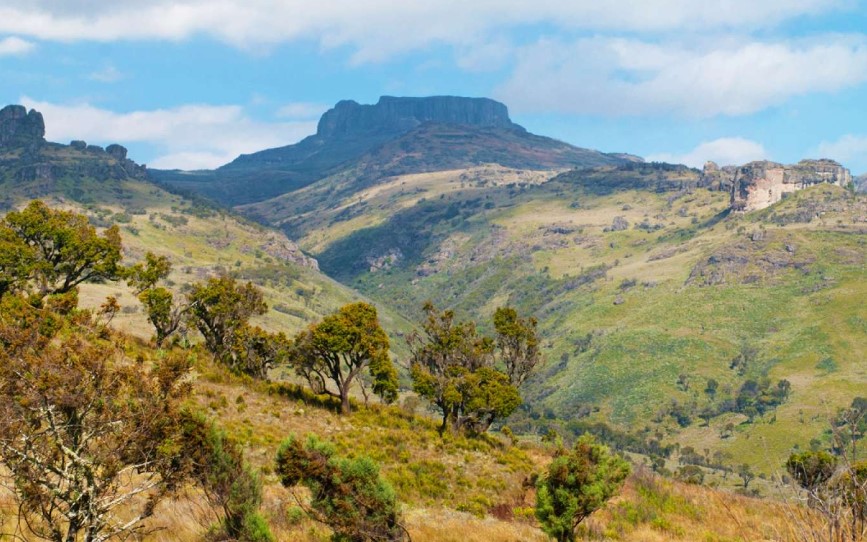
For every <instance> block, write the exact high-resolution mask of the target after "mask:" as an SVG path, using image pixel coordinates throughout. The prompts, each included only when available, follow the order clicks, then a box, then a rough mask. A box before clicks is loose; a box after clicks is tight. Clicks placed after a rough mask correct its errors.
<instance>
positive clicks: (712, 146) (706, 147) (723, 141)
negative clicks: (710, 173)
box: [647, 137, 768, 168]
mask: <svg viewBox="0 0 867 542" xmlns="http://www.w3.org/2000/svg"><path fill="white" fill-rule="evenodd" d="M766 159H768V152H767V151H766V150H765V148H764V146H762V144H761V143H758V142H756V141H751V140H749V139H744V138H741V137H723V138H720V139H715V140H713V141H705V142H703V143H701V144H699V145H698V146H697V147H696V148H694V149H693V150H691V151H689V152H687V153H684V154H669V153H660V154H654V155H651V156H648V157H647V160H649V161H651V162H668V163H670V164H685V165H687V166H690V167H694V168H701V167H703V166H704V164H705V162H707V161H711V162H716V163H717V164H718V165H721V166H731V165H737V166H739V165H742V164H746V163H748V162H753V161H755V160H766Z"/></svg>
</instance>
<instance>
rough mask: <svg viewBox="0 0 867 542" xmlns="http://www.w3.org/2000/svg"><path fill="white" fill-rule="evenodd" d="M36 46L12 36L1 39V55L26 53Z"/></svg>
mask: <svg viewBox="0 0 867 542" xmlns="http://www.w3.org/2000/svg"><path fill="white" fill-rule="evenodd" d="M35 47H36V45H35V44H33V43H31V42H29V41H26V40H23V39H21V38H16V37H15V36H10V37H8V38H3V39H2V40H0V56H12V55H26V54H27V53H29V52H30V51H32V50H33V49H34V48H35Z"/></svg>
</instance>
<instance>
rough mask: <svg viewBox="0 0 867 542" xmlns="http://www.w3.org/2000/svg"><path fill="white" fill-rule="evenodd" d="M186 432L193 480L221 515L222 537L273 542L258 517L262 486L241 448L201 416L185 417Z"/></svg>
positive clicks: (184, 438) (184, 426)
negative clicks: (245, 459)
mask: <svg viewBox="0 0 867 542" xmlns="http://www.w3.org/2000/svg"><path fill="white" fill-rule="evenodd" d="M183 431H184V432H183V441H184V443H185V448H186V449H187V450H189V455H188V456H187V458H186V461H188V462H189V464H190V476H191V477H192V479H193V480H195V481H196V482H197V483H198V485H199V487H201V488H202V489H203V491H204V494H205V498H206V499H207V501H208V502H209V503H210V505H211V506H212V507H213V508H215V509H216V510H217V511H218V514H219V515H220V524H219V528H220V531H222V534H223V535H224V536H226V537H228V538H229V539H231V540H237V541H240V542H270V541H272V540H273V539H274V537H273V536H272V534H271V530H270V529H269V527H268V524H267V523H266V522H265V520H264V519H263V518H262V516H261V514H260V513H259V507H260V506H261V504H262V482H261V480H260V479H259V475H258V473H257V472H256V471H255V470H253V468H252V467H250V466H249V465H248V464H247V463H246V462H245V461H244V456H243V453H242V451H241V447H240V445H239V444H238V443H237V442H235V441H233V440H232V439H230V438H229V437H228V436H227V435H226V434H225V432H224V431H222V430H221V429H219V428H218V427H217V426H216V425H215V424H214V423H212V422H210V421H208V420H207V419H206V418H205V417H204V416H202V415H199V414H194V413H190V412H186V413H184V421H183Z"/></svg>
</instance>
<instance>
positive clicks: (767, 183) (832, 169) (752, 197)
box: [700, 160, 852, 212]
mask: <svg viewBox="0 0 867 542" xmlns="http://www.w3.org/2000/svg"><path fill="white" fill-rule="evenodd" d="M822 183H828V184H834V185H837V186H842V187H848V186H849V185H850V184H851V183H852V175H851V174H850V173H849V170H848V169H846V168H844V167H843V166H842V165H840V164H838V163H837V162H835V161H833V160H801V161H800V162H798V163H797V164H794V165H783V164H778V163H776V162H769V161H759V162H750V163H749V164H746V165H744V166H740V167H733V166H726V167H722V168H720V167H719V166H717V165H716V164H715V163H713V162H708V163H707V164H706V165H705V167H704V171H703V173H702V177H701V181H700V185H701V186H705V187H708V188H711V189H717V190H727V191H729V192H730V193H731V208H732V210H733V211H738V212H749V211H757V210H759V209H764V208H766V207H769V206H771V205H773V204H774V203H776V202H778V201H780V200H781V199H783V198H784V197H785V196H786V195H787V194H791V193H792V192H797V191H798V190H803V189H804V188H808V187H810V186H813V185H817V184H822Z"/></svg>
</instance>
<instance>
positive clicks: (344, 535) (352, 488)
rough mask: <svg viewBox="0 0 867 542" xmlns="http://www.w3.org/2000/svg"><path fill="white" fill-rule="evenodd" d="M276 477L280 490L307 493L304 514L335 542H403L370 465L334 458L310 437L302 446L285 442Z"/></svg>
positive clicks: (395, 513) (393, 506) (391, 501)
mask: <svg viewBox="0 0 867 542" xmlns="http://www.w3.org/2000/svg"><path fill="white" fill-rule="evenodd" d="M276 472H277V474H278V475H279V476H280V481H281V482H282V484H283V485H284V486H285V487H290V488H291V487H294V486H296V485H299V484H301V485H304V486H305V487H306V488H307V489H308V490H310V505H309V507H306V512H307V513H308V514H309V515H310V516H311V517H312V518H313V519H315V520H316V521H319V522H321V523H324V524H325V525H328V526H329V527H330V528H331V529H332V530H333V531H334V535H333V537H332V540H334V541H335V542H398V541H403V540H406V538H407V537H406V530H405V529H404V528H403V526H402V525H401V523H400V519H401V518H400V512H399V510H398V505H397V497H396V495H395V493H394V490H393V489H392V488H391V486H390V485H389V484H388V482H386V481H385V480H384V479H383V478H382V477H381V476H380V474H379V466H378V465H377V464H376V463H374V462H373V460H371V459H369V458H367V457H359V458H356V459H346V458H342V457H339V456H337V455H336V454H335V450H334V447H333V446H332V445H331V444H329V443H327V442H323V441H320V440H319V439H317V438H316V437H315V436H312V435H311V436H309V437H308V438H307V442H306V443H305V444H304V445H302V444H301V442H300V441H299V440H298V439H296V438H295V437H289V439H287V440H286V441H285V442H284V443H283V445H282V446H281V447H280V450H279V451H278V452H277V468H276Z"/></svg>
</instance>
